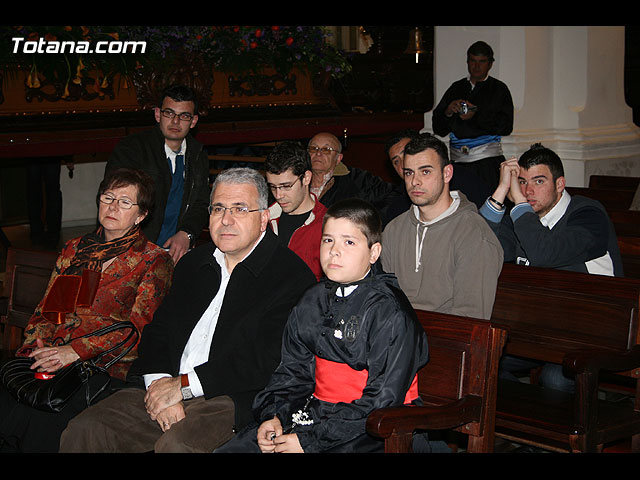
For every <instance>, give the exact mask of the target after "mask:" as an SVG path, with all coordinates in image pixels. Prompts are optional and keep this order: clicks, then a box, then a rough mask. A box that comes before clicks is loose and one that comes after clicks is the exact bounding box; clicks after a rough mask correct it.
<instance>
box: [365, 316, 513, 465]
mask: <svg viewBox="0 0 640 480" xmlns="http://www.w3.org/2000/svg"><path fill="white" fill-rule="evenodd" d="M416 313H417V315H418V319H419V320H420V323H421V324H422V326H423V328H424V329H425V331H426V332H427V338H428V342H429V362H428V363H427V365H426V366H425V367H424V368H422V369H421V370H420V371H419V372H418V390H419V393H420V397H421V398H422V400H423V401H424V403H425V406H420V407H418V406H402V407H391V408H383V409H379V410H376V411H374V412H372V413H371V415H370V416H369V418H368V420H367V432H369V434H371V435H373V436H376V437H379V438H384V439H385V451H387V452H393V453H400V452H410V451H411V437H412V434H413V432H414V431H415V430H445V429H446V430H448V429H455V430H456V431H459V432H461V433H463V434H466V435H468V440H469V441H468V446H467V451H468V452H472V453H475V452H491V451H493V445H494V432H493V422H494V418H495V396H496V390H495V389H496V382H497V372H498V361H499V357H500V354H501V352H502V348H503V345H504V341H505V339H506V330H505V329H504V328H496V327H495V326H494V325H492V324H491V322H488V321H486V320H478V319H473V318H467V317H459V316H455V315H446V314H442V313H435V312H426V311H417V312H416Z"/></svg>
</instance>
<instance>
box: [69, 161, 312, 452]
mask: <svg viewBox="0 0 640 480" xmlns="http://www.w3.org/2000/svg"><path fill="white" fill-rule="evenodd" d="M209 211H210V212H211V213H210V216H209V231H210V233H211V239H212V240H213V243H206V244H204V245H201V246H199V247H197V248H194V249H193V250H191V251H190V252H188V253H187V254H186V255H185V256H184V257H183V258H182V260H181V261H180V262H178V264H177V265H176V268H175V272H174V276H173V282H172V285H171V290H170V291H169V293H168V294H167V296H166V297H165V299H164V301H163V302H162V304H161V305H160V307H159V308H158V309H157V310H156V313H155V315H154V317H153V321H152V322H151V323H150V324H148V325H147V326H146V327H145V329H144V331H143V332H142V337H141V339H140V344H139V347H138V355H139V356H138V358H137V359H136V360H135V361H134V363H133V364H132V366H131V369H130V371H129V377H128V380H129V381H131V382H132V385H131V387H132V388H124V389H122V390H119V391H117V392H115V393H113V396H110V397H108V398H107V399H108V400H109V401H108V402H107V401H105V402H102V401H101V402H98V403H96V404H95V405H93V406H91V407H89V408H88V409H86V410H85V411H84V412H83V414H82V415H80V416H77V417H75V419H74V421H73V423H70V424H69V426H68V427H67V429H66V430H65V432H64V433H63V434H62V439H61V444H60V445H61V447H60V451H61V452H67V453H70V452H89V453H99V452H100V453H140V452H149V451H155V452H157V453H205V452H211V451H213V450H214V449H215V448H217V447H218V446H220V445H222V444H223V443H225V442H226V441H228V440H229V439H231V438H232V437H233V435H234V433H233V432H234V430H238V429H241V428H243V427H244V426H245V425H247V424H248V423H249V422H250V421H251V420H253V417H252V412H251V406H252V402H253V399H254V397H255V395H256V394H257V393H258V392H259V391H261V390H262V389H263V388H264V387H265V386H266V385H267V382H268V381H269V378H270V377H271V374H272V373H273V371H274V370H275V369H276V367H277V366H278V364H279V362H280V349H281V345H282V336H283V332H284V326H285V323H286V322H287V318H288V316H289V312H290V311H291V309H292V308H293V307H294V306H295V305H296V303H297V302H298V300H299V299H300V297H301V296H302V294H303V293H304V292H305V290H306V289H307V288H309V287H310V286H312V285H313V284H315V283H316V280H315V278H314V275H313V273H312V272H311V270H310V269H309V268H308V267H307V265H306V264H305V263H304V262H303V261H302V260H301V259H300V257H298V256H297V255H296V254H295V253H293V252H292V251H291V250H289V249H288V248H286V247H285V246H283V245H281V244H280V243H279V242H278V238H277V236H276V235H275V234H274V233H273V232H272V231H271V229H269V228H268V226H267V225H268V222H269V210H268V190H267V184H266V182H265V180H264V178H263V177H262V175H261V174H260V173H258V172H257V171H256V170H253V169H250V168H235V169H229V170H225V171H223V172H222V173H220V174H219V175H218V176H217V177H216V181H215V183H214V184H213V188H212V194H211V203H210V205H209Z"/></svg>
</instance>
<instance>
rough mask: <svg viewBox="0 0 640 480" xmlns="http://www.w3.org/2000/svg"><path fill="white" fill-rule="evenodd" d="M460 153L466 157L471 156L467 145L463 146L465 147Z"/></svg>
mask: <svg viewBox="0 0 640 480" xmlns="http://www.w3.org/2000/svg"><path fill="white" fill-rule="evenodd" d="M460 151H461V152H462V153H464V154H465V155H469V147H467V146H466V145H463V146H462V147H461V148H460Z"/></svg>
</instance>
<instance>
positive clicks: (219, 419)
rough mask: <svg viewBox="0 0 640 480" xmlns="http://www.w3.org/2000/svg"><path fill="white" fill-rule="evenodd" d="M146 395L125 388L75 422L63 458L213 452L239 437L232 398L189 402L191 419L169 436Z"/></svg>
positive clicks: (64, 444) (187, 411)
mask: <svg viewBox="0 0 640 480" xmlns="http://www.w3.org/2000/svg"><path fill="white" fill-rule="evenodd" d="M145 393H146V392H145V390H143V389H140V388H125V389H122V390H119V391H118V392H115V393H114V394H113V395H111V396H109V397H108V398H106V399H105V400H103V401H101V402H99V403H97V404H95V405H93V406H92V407H90V408H88V409H86V410H85V411H84V412H82V413H81V414H80V415H78V416H77V417H75V418H74V419H73V420H71V421H70V422H69V425H68V426H67V428H66V430H65V431H64V432H63V433H62V437H61V439H60V452H61V453H81V452H84V453H144V452H151V451H155V452H156V453H210V452H212V451H213V450H214V449H215V448H217V447H219V446H220V445H222V444H223V443H225V442H227V441H228V440H229V439H230V438H232V437H233V425H234V422H235V406H234V404H233V400H231V398H230V397H228V396H220V397H214V398H210V399H208V400H205V399H204V398H202V397H198V398H194V399H192V400H188V401H186V402H184V405H185V414H186V417H185V418H184V419H182V420H180V421H179V422H177V423H175V424H173V425H172V426H171V428H170V429H169V430H167V431H166V432H163V431H162V429H161V428H160V426H159V425H158V423H157V422H155V421H153V420H151V418H150V417H149V414H148V413H147V411H146V409H145V406H144V395H145Z"/></svg>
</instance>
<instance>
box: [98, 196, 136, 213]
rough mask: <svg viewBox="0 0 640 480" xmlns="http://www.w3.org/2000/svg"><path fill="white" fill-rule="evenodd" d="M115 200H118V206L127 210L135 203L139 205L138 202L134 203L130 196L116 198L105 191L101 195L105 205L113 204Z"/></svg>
mask: <svg viewBox="0 0 640 480" xmlns="http://www.w3.org/2000/svg"><path fill="white" fill-rule="evenodd" d="M114 200H117V201H118V206H119V207H120V208H124V209H125V210H129V209H130V208H131V207H133V206H134V205H138V204H137V203H133V202H132V201H131V200H129V199H128V198H116V197H114V196H112V195H107V194H106V193H103V194H102V195H100V201H101V202H102V203H104V204H105V205H111V204H112V203H113V201H114Z"/></svg>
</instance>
